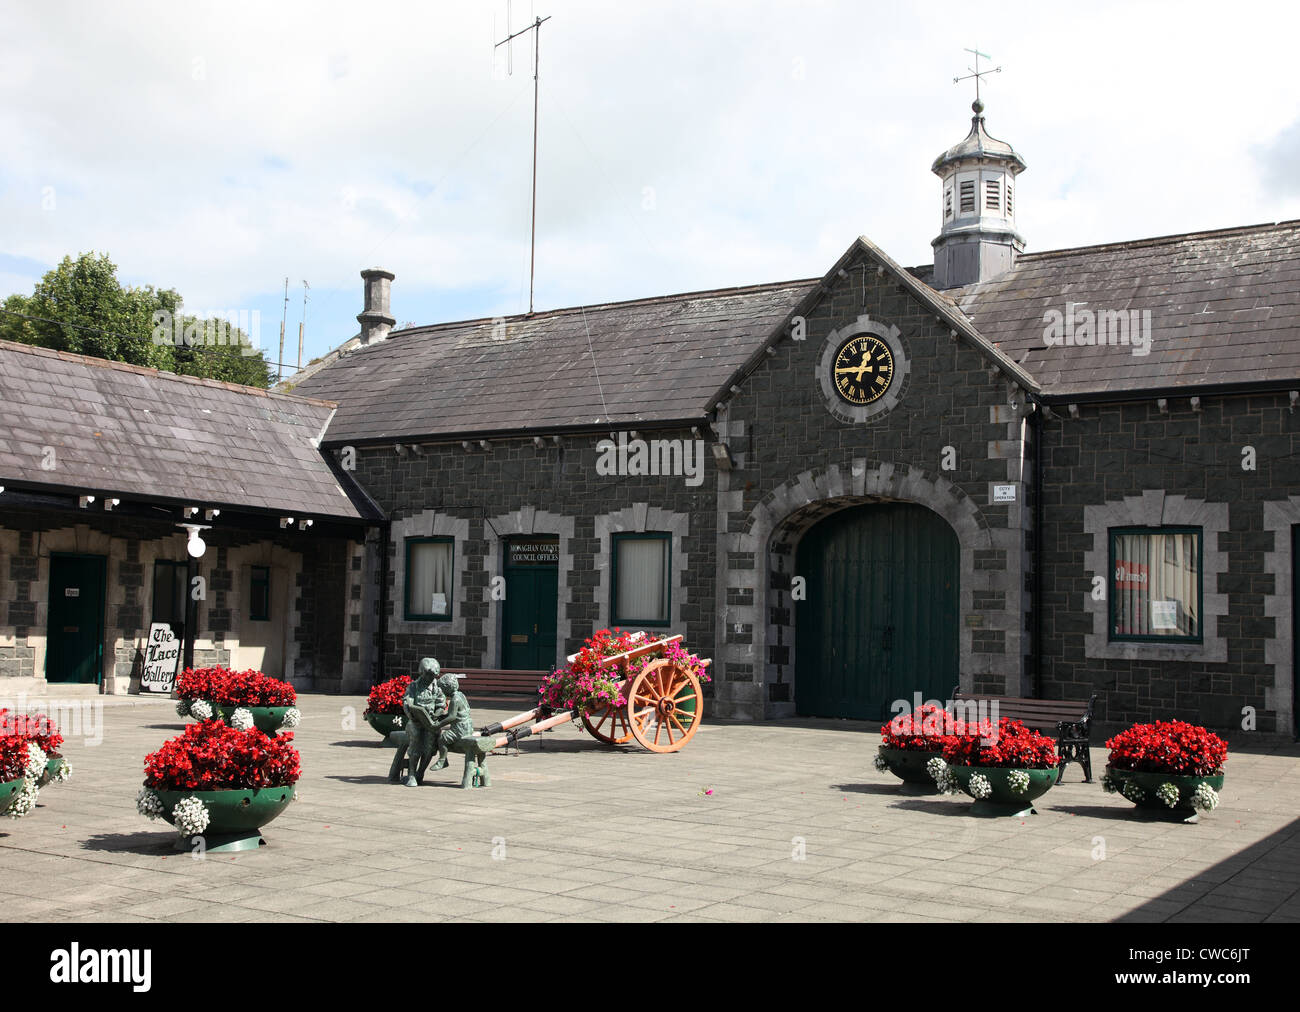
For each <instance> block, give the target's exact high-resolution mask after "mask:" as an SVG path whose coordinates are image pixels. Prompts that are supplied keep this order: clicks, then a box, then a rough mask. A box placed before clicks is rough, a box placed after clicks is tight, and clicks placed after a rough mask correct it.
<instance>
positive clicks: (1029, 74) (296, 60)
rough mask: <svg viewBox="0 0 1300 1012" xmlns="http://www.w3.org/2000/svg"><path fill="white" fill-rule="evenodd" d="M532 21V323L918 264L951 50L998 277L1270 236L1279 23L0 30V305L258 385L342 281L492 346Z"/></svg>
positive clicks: (621, 23) (484, 10)
mask: <svg viewBox="0 0 1300 1012" xmlns="http://www.w3.org/2000/svg"><path fill="white" fill-rule="evenodd" d="M535 16H549V17H550V20H549V21H547V22H546V23H545V24H544V25H543V26H542V28H541V33H540V34H541V51H540V59H541V97H540V109H539V119H540V138H539V164H538V183H537V186H538V200H537V276H536V300H535V303H536V308H537V309H538V310H539V311H541V310H546V309H553V308H560V307H565V306H576V305H591V304H595V303H601V302H611V301H617V300H621V299H632V298H642V297H649V296H656V295H666V294H672V293H676V292H686V291H698V290H704V289H712V288H724V287H730V286H735V285H748V284H759V283H763V282H770V281H781V280H789V279H794V278H808V277H816V276H820V275H822V274H823V273H825V272H826V271H827V270H828V269H829V268H830V266H831V265H832V264H833V263H834V262H835V260H836V259H837V258H838V257H839V256H840V255H841V254H842V253H843V252H844V251H845V249H847V248H848V246H849V245H850V243H851V242H852V241H853V239H854V238H855V237H856V236H857V235H859V234H863V235H866V236H868V237H869V238H871V239H872V240H873V241H874V242H875V243H877V244H878V245H879V246H880V247H881V248H883V249H884V250H885V252H886V253H888V254H889V255H890V256H892V257H893V258H894V259H895V260H896V261H898V262H900V263H902V264H905V265H919V264H926V263H929V262H930V261H931V260H932V254H931V248H930V241H931V240H932V239H933V238H934V237H935V236H936V235H937V234H938V231H939V225H940V212H941V207H940V196H941V195H940V184H939V180H938V178H937V177H935V176H934V175H932V174H931V173H930V171H929V167H930V164H931V162H932V161H933V160H934V158H935V156H937V155H938V154H939V153H940V152H942V151H943V150H945V149H946V148H947V147H949V146H950V145H952V144H955V143H956V142H957V141H959V140H960V139H961V138H962V137H964V136H965V135H966V133H967V131H968V130H969V128H970V117H971V111H970V103H971V100H972V99H973V97H974V94H973V85H972V83H971V82H969V81H965V82H962V83H960V84H955V83H954V81H953V78H954V77H956V76H958V75H964V74H966V73H968V72H969V67H970V65H971V61H972V59H973V58H972V57H971V55H970V54H969V53H968V52H966V51H965V50H966V49H968V48H977V49H979V50H981V51H982V52H984V53H988V54H989V55H990V56H991V57H992V65H993V66H994V67H998V66H1000V67H1001V68H1002V69H1001V71H1000V72H997V73H994V74H991V75H989V76H988V77H987V78H985V79H984V84H983V86H982V97H983V99H984V102H985V104H986V106H987V108H986V110H985V118H986V124H987V129H988V131H989V132H990V133H991V134H992V135H993V136H995V137H998V138H1000V139H1003V140H1006V141H1009V142H1010V143H1012V144H1013V145H1014V146H1015V148H1016V150H1017V151H1018V152H1019V153H1020V154H1021V156H1022V157H1023V158H1024V159H1025V161H1026V162H1027V164H1028V169H1027V170H1026V171H1025V172H1024V173H1023V175H1021V176H1020V178H1019V180H1018V186H1017V218H1018V224H1019V228H1020V231H1021V233H1022V234H1023V235H1024V237H1025V239H1026V242H1027V248H1028V249H1029V250H1030V251H1038V250H1048V249H1059V248H1063V247H1071V246H1082V245H1089V244H1093V243H1103V242H1114V241H1121V240H1126V239H1137V238H1144V237H1148V236H1155V235H1167V234H1172V233H1179V232H1190V231H1199V230H1204V229H1214V228H1227V227H1232V226H1237V225H1247V224H1257V223H1260V222H1271V221H1280V220H1287V219H1294V218H1300V76H1297V74H1296V72H1295V67H1294V52H1293V50H1294V45H1295V41H1294V40H1295V38H1296V36H1297V29H1298V28H1300V5H1293V4H1286V3H1277V4H1266V3H1252V2H1249V0H1243V2H1237V3H1234V4H1233V5H1232V6H1231V8H1230V10H1229V9H1225V8H1224V6H1223V5H1222V4H1221V3H1197V2H1188V3H1163V2H1161V3H1156V2H1148V3H1143V2H1125V3H1090V4H1070V5H1064V4H1047V3H1041V2H1034V3H1024V4H1018V3H984V4H969V3H966V4H961V3H945V2H927V3H925V4H920V5H915V6H913V5H909V4H901V3H884V2H864V0H824V2H817V0H803V2H793V0H745V2H722V0H657V2H654V3H649V2H637V0H623V2H619V3H610V2H594V0H464V2H460V0H456V2H452V0H421V2H410V3H396V2H394V3H386V2H382V0H370V2H368V3H366V4H364V5H357V4H355V3H329V2H312V3H291V2H277V3H240V2H230V0H226V2H221V3H200V2H186V3H174V2H166V3H151V2H133V0H124V2H117V3H114V4H107V3H92V2H90V0H80V2H66V0H0V137H2V138H3V143H0V298H3V297H4V296H6V295H8V294H11V293H14V292H18V293H23V294H28V293H30V292H31V289H32V286H33V285H34V284H35V282H36V281H37V280H39V278H40V276H41V275H42V274H43V273H44V272H45V271H47V270H49V269H50V268H51V267H52V266H54V265H55V264H56V263H58V261H59V260H60V259H61V258H62V257H64V256H66V255H73V256H75V255H76V254H78V253H80V252H84V251H88V250H95V251H97V252H106V253H108V254H109V255H110V256H111V257H112V259H113V260H114V262H115V263H116V264H117V265H118V273H119V278H121V279H122V280H123V281H124V282H126V283H130V284H136V285H145V284H152V285H155V286H157V287H163V288H175V289H176V290H178V291H179V292H180V293H181V294H182V296H183V297H184V299H185V308H186V310H187V311H189V312H217V311H222V312H232V311H235V312H237V311H240V310H245V311H248V312H249V313H250V314H251V313H252V312H254V311H256V312H257V313H258V314H259V317H260V328H259V330H258V333H257V334H256V335H255V336H256V337H257V339H258V341H259V343H260V345H261V346H262V347H264V348H267V349H268V350H269V351H270V352H271V357H272V358H273V359H274V358H275V357H277V349H276V347H275V345H276V344H277V343H278V336H279V327H280V320H281V316H282V312H287V322H288V328H287V329H288V332H289V339H288V342H287V345H286V352H285V359H286V361H287V362H288V363H289V366H290V367H292V365H293V363H294V361H295V360H296V359H297V334H298V327H299V322H300V321H303V320H304V312H305V328H304V329H305V333H306V340H305V353H304V358H303V360H304V361H306V360H309V359H310V358H312V357H313V356H316V355H319V354H321V353H323V352H325V351H327V350H328V349H330V348H332V347H335V346H336V345H338V344H340V343H342V342H343V341H345V340H347V339H348V338H350V337H351V336H353V335H354V334H355V333H356V332H357V329H358V327H357V323H356V314H357V313H358V312H360V311H361V309H362V305H361V299H362V282H361V278H360V275H359V272H360V271H361V270H362V269H364V268H367V267H385V268H387V269H389V270H391V271H393V272H394V273H395V274H396V280H395V281H394V283H393V294H392V305H393V315H394V316H395V317H396V319H397V322H398V325H399V326H402V325H404V324H408V323H419V324H425V323H436V322H442V321H448V320H460V319H469V318H477V317H491V316H496V315H511V314H515V313H521V312H525V311H527V309H528V269H529V214H530V185H531V171H532V161H531V151H532V116H533V79H532V66H533V55H534V54H533V45H532V39H533V37H534V36H535V35H536V34H537V33H532V32H530V33H528V34H526V35H524V36H521V37H520V38H518V39H516V40H515V42H514V43H513V44H512V45H511V46H510V47H497V48H494V45H493V43H494V42H495V41H496V40H498V39H500V38H503V37H504V36H505V35H506V34H507V25H509V26H510V27H511V28H513V29H515V30H518V29H521V28H523V27H525V26H526V25H527V24H529V23H531V22H532V20H533V18H534V17H535ZM981 19H987V23H984V22H982V20H981ZM507 49H508V50H509V52H507ZM286 278H288V280H289V304H288V307H287V311H286V310H285V306H284V284H285V279H286ZM304 281H306V282H307V284H308V285H309V286H310V290H309V292H308V300H309V301H308V302H307V303H306V305H305V307H304V303H303V295H304V285H303V282H304ZM288 371H291V368H290V370H286V372H288Z"/></svg>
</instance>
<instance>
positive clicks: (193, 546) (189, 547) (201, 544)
mask: <svg viewBox="0 0 1300 1012" xmlns="http://www.w3.org/2000/svg"><path fill="white" fill-rule="evenodd" d="M176 526H177V527H181V528H184V530H185V531H186V532H187V533H188V534H189V540H188V541H186V542H185V551H186V552H188V553H189V556H190V558H191V559H201V558H203V553H204V552H206V551H207V550H208V544H207V542H206V541H204V540H203V539H202V538H201V537H199V531H206V530H207V529H208V525H207V524H177V525H176Z"/></svg>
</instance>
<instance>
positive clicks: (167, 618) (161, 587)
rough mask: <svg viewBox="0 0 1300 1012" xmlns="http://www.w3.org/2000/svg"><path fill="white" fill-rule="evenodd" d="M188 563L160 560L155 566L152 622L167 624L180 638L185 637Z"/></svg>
mask: <svg viewBox="0 0 1300 1012" xmlns="http://www.w3.org/2000/svg"><path fill="white" fill-rule="evenodd" d="M185 574H186V563H184V562H168V561H165V560H162V559H160V560H159V561H157V562H155V563H154V565H153V618H152V619H151V620H150V621H152V622H166V623H167V624H168V625H169V626H171V628H172V632H174V633H175V634H176V635H177V636H178V637H183V636H184V635H185Z"/></svg>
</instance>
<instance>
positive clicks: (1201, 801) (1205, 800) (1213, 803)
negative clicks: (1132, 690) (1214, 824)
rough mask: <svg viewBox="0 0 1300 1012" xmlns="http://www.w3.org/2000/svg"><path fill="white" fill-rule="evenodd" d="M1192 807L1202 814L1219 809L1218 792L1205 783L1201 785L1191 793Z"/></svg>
mask: <svg viewBox="0 0 1300 1012" xmlns="http://www.w3.org/2000/svg"><path fill="white" fill-rule="evenodd" d="M1192 805H1193V806H1194V807H1196V808H1199V809H1200V810H1201V811H1203V812H1212V811H1214V810H1215V809H1216V808H1218V807H1219V792H1218V791H1216V790H1215V789H1214V788H1213V787H1211V786H1210V785H1209V784H1207V783H1201V784H1200V785H1198V786H1197V788H1196V790H1195V791H1193V792H1192Z"/></svg>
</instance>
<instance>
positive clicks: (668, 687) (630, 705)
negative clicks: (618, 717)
mask: <svg viewBox="0 0 1300 1012" xmlns="http://www.w3.org/2000/svg"><path fill="white" fill-rule="evenodd" d="M627 712H628V716H629V717H630V718H631V722H630V723H631V729H632V737H634V738H635V739H636V740H637V741H638V742H639V743H640V744H642V745H644V746H645V747H646V748H648V749H649V750H650V751H651V752H676V751H677V750H678V749H679V748H681V747H682V746H683V745H685V744H686V743H687V742H688V741H690V740H691V738H693V737H694V736H695V732H696V731H697V730H698V729H699V726H700V719H701V718H702V717H703V716H704V694H703V693H702V692H701V691H700V682H699V679H697V678H696V677H695V676H694V675H692V674H691V673H690V672H688V671H685V670H683V669H682V668H680V667H678V666H677V665H676V664H675V663H674V662H672V661H670V660H658V661H652V662H651V663H650V664H647V665H646V668H645V670H644V671H642V672H641V674H639V675H637V676H636V678H634V679H633V680H632V685H631V687H630V688H629V689H628V692H627Z"/></svg>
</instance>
